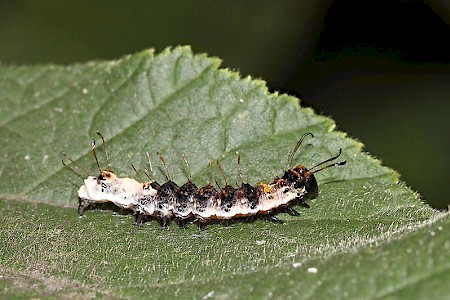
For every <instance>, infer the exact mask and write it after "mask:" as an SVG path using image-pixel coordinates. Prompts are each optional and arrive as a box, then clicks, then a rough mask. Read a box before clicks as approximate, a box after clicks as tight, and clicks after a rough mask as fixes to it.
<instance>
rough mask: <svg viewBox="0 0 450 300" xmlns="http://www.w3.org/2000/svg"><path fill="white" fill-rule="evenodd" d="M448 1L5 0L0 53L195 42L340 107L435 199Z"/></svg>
mask: <svg viewBox="0 0 450 300" xmlns="http://www.w3.org/2000/svg"><path fill="white" fill-rule="evenodd" d="M449 22H450V1H448V0H440V1H438V0H435V1H425V2H424V1H412V0H411V1H400V0H376V1H375V0H365V1H360V0H352V1H345V0H336V1H331V0H311V1H293V0H281V1H255V0H247V1H230V0H228V1H206V0H194V1H161V0H158V1H127V2H125V1H56V0H55V1H48V0H46V1H0V61H1V62H2V63H6V64H20V65H22V64H45V63H58V64H69V63H73V62H85V61H90V60H96V59H101V60H106V59H116V58H119V57H121V56H122V55H125V54H130V53H134V52H137V51H139V50H142V49H146V48H155V49H156V50H157V51H160V50H162V49H164V48H165V47H167V46H176V45H191V46H192V48H193V50H194V51H195V52H197V53H208V54H209V55H211V56H218V57H220V58H222V59H223V60H224V63H223V65H224V66H226V67H229V68H231V69H235V70H239V71H240V72H241V73H242V75H243V76H246V75H251V76H253V77H256V78H261V79H264V80H265V81H267V83H268V86H269V87H270V89H271V90H273V91H283V92H287V93H289V94H292V95H296V96H298V97H300V98H301V101H302V103H303V105H307V106H311V107H312V108H314V109H315V110H316V111H317V112H318V113H321V114H325V115H330V116H332V117H333V118H334V119H335V120H336V122H337V124H338V126H339V127H338V129H340V130H343V131H346V132H348V133H349V135H350V136H352V137H355V138H357V139H359V140H361V141H363V142H364V143H365V145H366V148H365V150H366V151H368V152H369V153H371V154H372V155H374V156H376V157H378V158H380V159H382V161H383V163H384V164H385V165H388V166H390V167H392V168H394V169H396V170H397V171H399V172H400V174H401V175H402V180H404V181H406V182H407V184H408V185H410V186H411V187H412V188H413V189H414V190H416V191H418V192H419V193H420V194H421V195H422V196H423V198H424V199H425V200H426V201H427V202H428V203H429V204H430V205H432V206H433V207H436V208H441V209H445V208H447V207H448V205H449V204H450V199H449V197H448V196H447V191H446V187H447V186H446V184H448V182H449V178H450V176H449V175H450V174H449V166H450V164H449V155H446V151H447V150H448V149H449V146H450V145H449V140H450V139H449V137H450V134H449V112H450V102H449V97H450V28H449Z"/></svg>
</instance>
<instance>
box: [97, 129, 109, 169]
mask: <svg viewBox="0 0 450 300" xmlns="http://www.w3.org/2000/svg"><path fill="white" fill-rule="evenodd" d="M96 133H97V135H98V136H100V137H101V138H102V142H103V150H104V151H105V156H106V169H105V170H106V171H111V167H110V165H109V155H108V151H106V143H105V139H104V138H103V135H102V134H101V133H100V131H98V130H97V131H96Z"/></svg>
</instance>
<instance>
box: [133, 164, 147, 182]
mask: <svg viewBox="0 0 450 300" xmlns="http://www.w3.org/2000/svg"><path fill="white" fill-rule="evenodd" d="M131 167H132V168H133V170H134V172H136V175H137V176H138V178H139V180H140V181H141V183H144V180H142V177H141V175H140V174H139V172H138V171H137V170H136V168H135V166H134V165H133V164H131Z"/></svg>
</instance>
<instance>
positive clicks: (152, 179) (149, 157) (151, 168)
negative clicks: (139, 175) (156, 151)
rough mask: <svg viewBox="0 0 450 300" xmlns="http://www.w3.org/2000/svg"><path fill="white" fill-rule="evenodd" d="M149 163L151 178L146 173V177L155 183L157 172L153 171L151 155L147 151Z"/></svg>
mask: <svg viewBox="0 0 450 300" xmlns="http://www.w3.org/2000/svg"><path fill="white" fill-rule="evenodd" d="M147 161H148V168H149V170H150V172H151V175H152V176H151V177H150V176H148V174H147V172H146V173H145V175H147V177H148V179H150V180H151V181H155V170H153V166H152V158H151V156H150V153H148V151H147Z"/></svg>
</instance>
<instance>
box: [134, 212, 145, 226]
mask: <svg viewBox="0 0 450 300" xmlns="http://www.w3.org/2000/svg"><path fill="white" fill-rule="evenodd" d="M144 220H145V215H144V214H135V215H134V223H133V225H134V226H138V227H142V226H143V225H144Z"/></svg>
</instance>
